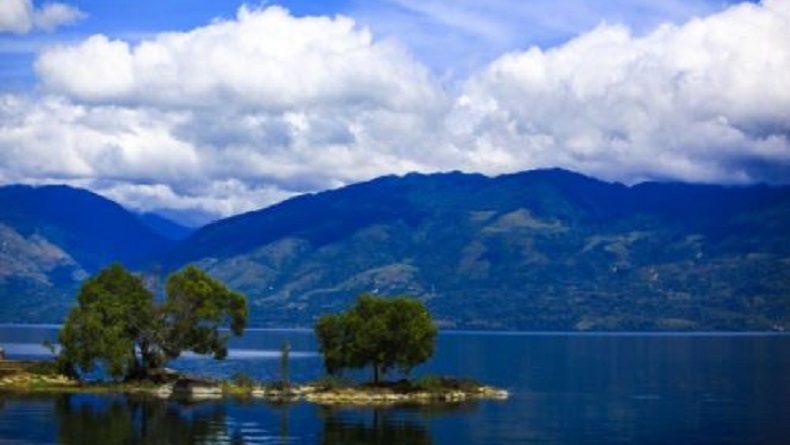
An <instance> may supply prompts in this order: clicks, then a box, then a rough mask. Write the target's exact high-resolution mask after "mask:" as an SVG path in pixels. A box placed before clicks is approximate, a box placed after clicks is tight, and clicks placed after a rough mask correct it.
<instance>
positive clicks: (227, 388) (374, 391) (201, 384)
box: [0, 361, 510, 406]
mask: <svg viewBox="0 0 790 445" xmlns="http://www.w3.org/2000/svg"><path fill="white" fill-rule="evenodd" d="M0 363H4V364H6V365H9V364H10V365H14V362H9V361H5V362H0ZM17 364H19V363H18V362H17ZM20 365H21V367H20V369H18V370H9V368H8V367H6V369H5V375H1V376H0V393H2V392H9V393H23V394H111V393H121V394H138V395H139V394H144V395H150V396H153V397H158V398H162V399H176V400H188V401H202V400H221V399H224V398H234V397H235V398H250V399H259V400H263V401H267V402H276V403H296V402H306V403H314V404H318V405H325V406H382V405H415V404H425V405H430V404H457V403H462V402H467V401H480V400H500V401H501V400H507V399H508V397H509V396H510V394H509V393H508V392H507V391H506V390H504V389H499V388H495V387H492V386H488V385H484V384H480V383H477V382H472V381H469V380H460V379H451V378H437V379H436V380H435V382H433V383H432V384H429V385H424V386H420V385H419V384H414V383H412V382H405V381H401V382H387V383H382V384H380V385H372V384H360V385H327V384H322V383H312V384H294V385H291V386H288V387H286V388H282V387H278V386H276V385H268V386H267V385H262V384H249V385H239V384H235V383H233V382H231V381H222V380H202V379H196V378H191V377H189V376H179V378H178V379H174V380H173V381H172V382H168V383H154V382H151V381H133V382H112V383H86V382H81V381H78V380H73V379H69V378H68V377H66V376H63V375H60V374H56V373H36V372H31V370H30V369H29V367H30V366H35V364H34V363H30V362H28V363H22V364H20Z"/></svg>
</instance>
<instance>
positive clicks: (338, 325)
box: [315, 294, 437, 383]
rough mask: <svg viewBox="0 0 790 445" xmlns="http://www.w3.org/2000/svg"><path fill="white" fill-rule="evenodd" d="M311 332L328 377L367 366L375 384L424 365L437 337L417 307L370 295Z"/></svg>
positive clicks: (417, 304) (419, 305)
mask: <svg viewBox="0 0 790 445" xmlns="http://www.w3.org/2000/svg"><path fill="white" fill-rule="evenodd" d="M315 331H316V336H317V338H318V344H319V349H320V350H321V353H322V354H323V356H324V365H325V367H326V370H327V372H329V373H330V374H333V373H336V372H338V371H341V370H343V369H345V368H364V367H368V366H370V367H372V369H373V380H374V382H376V383H378V382H379V380H380V377H381V374H382V373H387V372H389V371H391V370H393V369H397V370H399V371H401V372H404V373H406V374H408V373H410V372H411V370H412V369H413V368H414V367H415V366H417V365H419V364H420V363H423V362H425V361H426V360H428V359H429V358H430V357H431V356H432V355H433V352H434V348H435V343H436V333H437V329H436V325H434V323H433V320H432V319H431V315H430V313H429V312H428V310H427V309H426V308H425V305H424V304H423V303H421V302H420V301H418V300H415V299H412V298H408V297H395V298H387V297H379V296H374V295H370V294H362V295H360V296H359V297H358V298H357V300H356V302H355V303H354V305H353V306H352V307H351V308H350V309H349V310H348V311H346V312H343V313H340V314H330V315H324V316H322V317H321V318H319V319H318V322H317V323H316V327H315Z"/></svg>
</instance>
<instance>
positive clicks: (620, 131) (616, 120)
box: [450, 0, 790, 182]
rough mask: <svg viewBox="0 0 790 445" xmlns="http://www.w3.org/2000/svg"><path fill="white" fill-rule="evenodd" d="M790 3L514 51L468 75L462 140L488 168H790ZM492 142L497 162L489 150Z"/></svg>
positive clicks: (454, 118)
mask: <svg viewBox="0 0 790 445" xmlns="http://www.w3.org/2000/svg"><path fill="white" fill-rule="evenodd" d="M787 42H790V2H788V1H787V0H767V1H765V2H764V3H763V4H761V5H754V4H742V5H739V6H735V7H732V8H730V9H728V10H727V11H724V12H722V13H720V14H716V15H713V16H710V17H708V18H705V19H695V20H692V21H690V22H688V23H687V24H685V25H682V26H672V25H665V26H663V27H661V28H659V29H657V30H656V31H654V32H652V33H650V34H647V35H645V36H642V37H634V36H633V35H632V34H631V33H630V31H629V30H628V29H627V28H625V27H623V26H611V25H601V26H599V27H597V28H596V29H595V30H593V31H591V32H589V33H587V34H585V35H582V36H580V37H579V38H576V39H574V40H572V41H570V42H568V43H567V44H564V45H562V46H560V47H557V48H554V49H551V50H548V51H543V50H541V49H539V48H531V49H530V50H528V51H525V52H517V53H511V54H506V55H504V56H502V57H501V58H499V59H498V60H496V61H495V62H494V63H492V64H491V65H490V66H489V67H488V68H487V69H486V70H485V71H484V72H483V73H481V74H480V75H477V76H475V77H474V78H473V79H471V80H469V81H468V83H467V85H466V87H465V95H464V96H463V97H462V98H461V99H460V100H459V101H458V103H457V106H456V108H455V111H454V112H453V113H452V114H451V116H450V122H451V125H450V127H451V128H450V129H451V130H454V131H455V133H456V134H455V137H454V138H453V139H452V140H453V142H454V143H456V144H460V145H461V146H462V147H463V149H464V151H467V152H469V153H472V154H479V156H477V157H474V156H473V158H472V159H473V163H474V164H476V165H479V167H480V168H481V169H483V170H494V171H496V170H501V169H502V168H503V167H504V165H510V166H512V167H516V168H528V167H538V166H544V167H545V166H563V167H567V168H572V169H577V170H581V171H584V172H587V173H591V174H595V175H598V176H603V177H606V178H611V179H617V180H625V181H629V182H632V181H635V180H640V179H655V178H671V179H684V180H691V181H711V182H753V181H773V182H787V181H788V180H789V179H790V140H788V138H789V137H790V77H788V76H786V75H784V74H783V73H785V72H790V71H789V70H790V46H788V45H787ZM492 149H495V150H497V152H498V153H500V154H501V155H500V156H498V159H499V162H495V163H494V164H493V165H489V164H488V162H487V161H486V160H485V153H486V152H488V151H490V150H492Z"/></svg>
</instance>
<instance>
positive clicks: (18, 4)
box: [0, 0, 86, 34]
mask: <svg viewBox="0 0 790 445" xmlns="http://www.w3.org/2000/svg"><path fill="white" fill-rule="evenodd" d="M85 17H86V14H85V13H84V12H82V11H80V10H79V9H78V8H75V7H73V6H69V5H66V4H64V3H45V4H44V5H43V6H41V7H40V8H36V7H34V6H33V1H32V0H3V1H2V2H0V33H3V32H10V33H14V34H27V33H29V32H31V31H33V30H42V31H53V30H55V29H56V28H58V27H60V26H65V25H71V24H73V23H76V22H78V21H80V20H82V19H84V18H85Z"/></svg>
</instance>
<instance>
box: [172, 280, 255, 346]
mask: <svg viewBox="0 0 790 445" xmlns="http://www.w3.org/2000/svg"><path fill="white" fill-rule="evenodd" d="M163 309H164V319H165V324H166V329H167V333H168V335H167V342H166V344H165V345H164V348H165V352H166V353H167V355H168V357H169V358H176V357H178V356H179V355H180V354H181V352H182V351H193V352H196V353H198V354H211V355H213V356H214V358H216V359H223V358H225V357H226V356H227V354H228V348H227V343H228V339H229V338H230V334H229V333H225V332H222V331H220V330H219V328H220V327H221V326H226V325H229V326H230V332H231V333H232V334H233V335H236V336H239V335H241V334H242V332H244V328H245V326H246V323H247V300H246V298H245V297H244V296H243V295H241V294H239V293H237V292H233V291H231V290H229V289H228V288H227V287H225V285H224V284H222V283H221V282H220V281H218V280H215V279H213V278H211V277H210V276H209V275H208V274H206V273H205V272H203V271H202V270H200V269H198V268H196V267H194V266H187V267H185V268H184V269H182V270H180V271H178V272H176V273H173V274H172V275H170V277H169V278H168V280H167V300H166V301H165V304H164V308H163Z"/></svg>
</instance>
